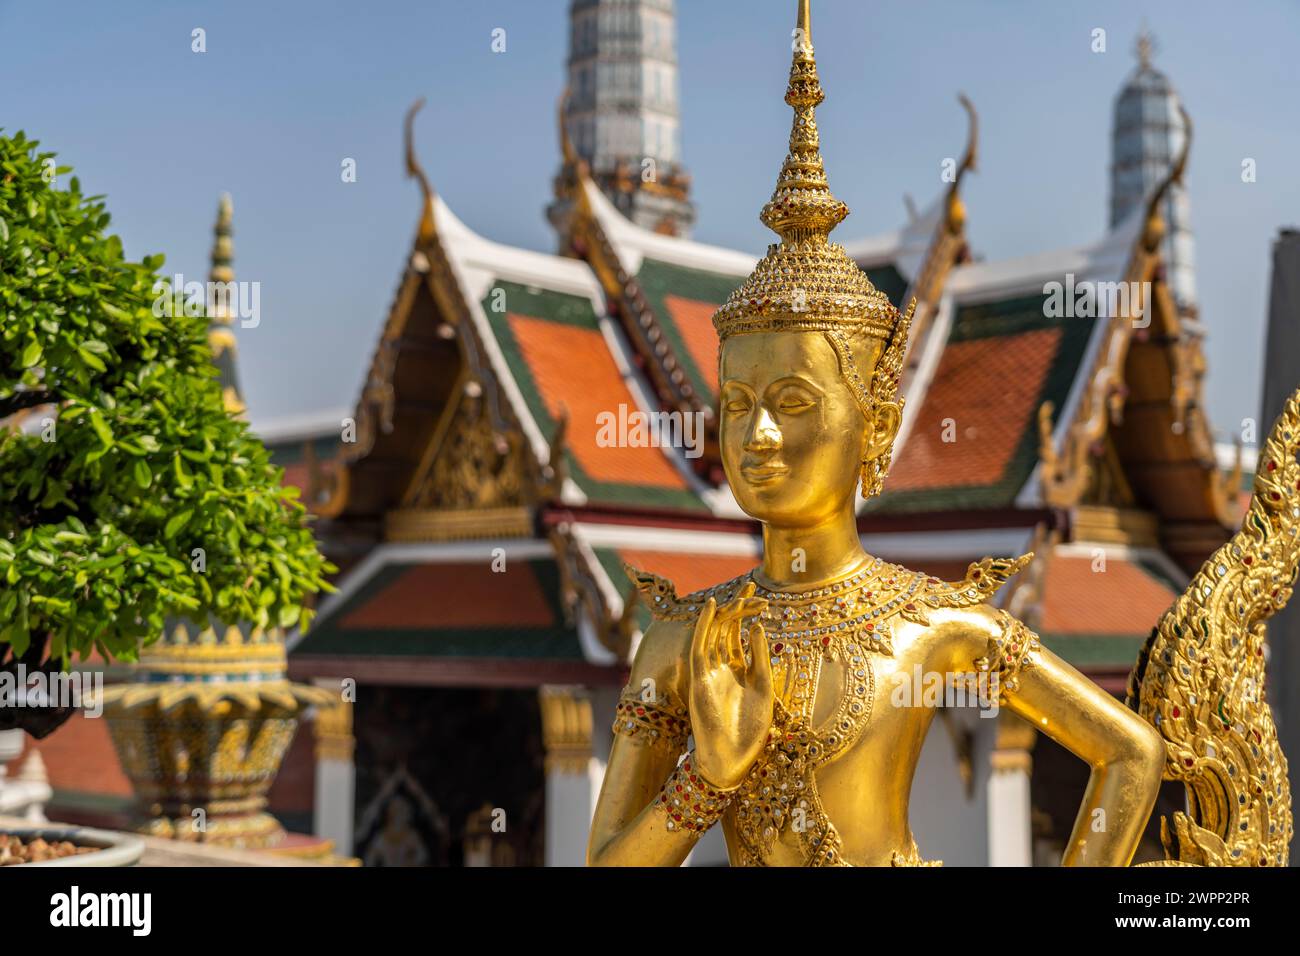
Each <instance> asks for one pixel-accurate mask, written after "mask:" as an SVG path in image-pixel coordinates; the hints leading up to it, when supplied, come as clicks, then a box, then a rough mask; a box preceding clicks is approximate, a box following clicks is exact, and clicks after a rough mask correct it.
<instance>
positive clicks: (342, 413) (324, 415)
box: [249, 408, 355, 444]
mask: <svg viewBox="0 0 1300 956" xmlns="http://www.w3.org/2000/svg"><path fill="white" fill-rule="evenodd" d="M354 413H355V409H352V408H336V409H333V410H332V411H317V410H312V411H309V412H303V413H302V414H300V415H284V416H281V417H279V418H271V419H267V420H266V421H263V422H255V423H253V424H252V425H250V426H249V427H250V428H251V430H252V432H253V434H254V435H256V436H257V437H258V438H260V439H261V440H262V441H263V442H266V443H270V444H276V443H280V442H294V441H309V440H310V439H313V438H323V437H324V436H326V435H342V431H343V422H344V420H345V419H348V418H351V417H352V416H353V414H354Z"/></svg>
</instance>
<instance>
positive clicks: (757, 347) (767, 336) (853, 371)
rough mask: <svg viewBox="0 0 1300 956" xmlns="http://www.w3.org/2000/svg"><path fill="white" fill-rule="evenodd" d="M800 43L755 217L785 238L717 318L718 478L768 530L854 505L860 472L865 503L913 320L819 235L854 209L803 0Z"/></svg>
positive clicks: (893, 431)
mask: <svg viewBox="0 0 1300 956" xmlns="http://www.w3.org/2000/svg"><path fill="white" fill-rule="evenodd" d="M795 37H796V42H795V52H794V62H793V64H792V66H791V68H790V85H789V88H788V90H787V91H786V94H785V101H786V102H787V103H789V104H790V106H792V107H793V108H794V113H795V116H794V126H793V129H792V130H791V133H790V152H789V155H787V156H786V159H785V164H784V165H783V166H782V167H781V175H780V177H779V178H778V180H777V184H776V191H775V192H774V193H773V195H772V199H771V201H770V202H768V204H767V205H766V206H764V207H763V212H762V214H761V218H762V220H763V222H764V223H765V224H766V225H767V226H768V227H769V228H771V229H772V230H773V231H775V232H776V233H777V234H778V235H779V236H780V237H781V241H780V242H779V243H775V244H773V245H771V246H769V247H768V250H767V255H766V256H764V258H763V259H762V260H761V261H760V262H759V263H758V265H757V266H756V267H755V268H754V271H753V273H752V274H751V275H750V276H749V278H748V279H746V280H745V282H744V284H743V285H741V286H740V288H738V289H736V291H735V292H733V293H732V294H731V296H730V298H728V299H727V301H726V303H725V304H724V305H723V306H722V307H721V308H720V309H718V311H717V313H716V314H715V315H714V316H713V325H714V328H716V329H717V332H718V340H719V353H718V360H719V383H720V388H721V391H720V402H719V404H720V407H719V425H720V440H721V447H722V463H723V467H724V469H725V470H726V473H727V481H728V483H729V484H730V485H731V490H732V492H733V493H734V494H735V496H736V500H737V501H738V502H739V504H740V506H741V507H742V508H743V509H744V510H745V511H746V512H747V513H748V514H750V515H753V516H754V517H755V518H758V519H759V520H761V521H767V522H772V523H775V524H812V523H816V522H819V521H821V520H823V519H825V518H828V517H830V516H831V515H832V514H835V513H838V512H841V511H842V510H844V509H846V508H849V507H851V505H852V501H853V496H854V492H855V490H856V489H857V487H858V479H859V476H861V487H862V494H863V497H870V496H871V495H873V494H876V493H877V492H879V491H880V489H881V486H882V484H883V482H884V478H885V474H886V473H887V472H888V470H889V462H890V454H891V450H892V447H893V443H894V436H895V435H897V434H898V426H899V423H900V420H901V415H902V402H901V400H899V399H898V398H897V392H898V382H899V376H900V374H901V370H902V363H903V356H904V354H905V352H906V349H907V331H908V326H909V324H910V322H911V309H909V310H908V312H907V314H906V315H901V314H900V313H899V311H898V310H897V309H896V308H895V307H894V305H893V304H892V303H891V302H890V301H889V298H888V297H887V296H886V295H885V294H884V293H882V292H880V291H879V290H877V289H876V288H875V287H873V286H872V284H871V280H870V279H868V278H867V275H866V273H864V272H863V271H862V270H861V269H860V268H858V266H857V264H856V263H854V262H853V260H852V259H850V258H849V256H848V254H847V253H846V252H845V251H844V247H843V246H840V245H837V244H834V243H831V242H830V241H829V240H828V238H827V237H828V235H829V234H830V231H831V230H832V229H834V228H835V226H836V225H838V224H839V223H840V221H841V220H843V219H844V217H845V216H847V215H848V212H849V210H848V207H847V206H845V205H844V203H842V202H841V201H840V200H838V199H836V198H835V197H834V196H833V195H831V192H830V187H829V186H827V184H826V171H825V169H824V167H823V165H822V158H821V153H820V150H819V143H818V136H817V123H816V119H815V118H814V115H813V114H814V109H815V107H816V106H817V104H818V103H820V102H821V101H822V99H823V98H824V94H823V92H822V88H821V83H820V82H819V80H818V78H817V65H816V62H815V61H814V59H813V52H812V42H811V35H810V32H809V24H808V5H807V2H806V0H803V2H801V3H800V13H799V24H798V28H797V29H796V31H795Z"/></svg>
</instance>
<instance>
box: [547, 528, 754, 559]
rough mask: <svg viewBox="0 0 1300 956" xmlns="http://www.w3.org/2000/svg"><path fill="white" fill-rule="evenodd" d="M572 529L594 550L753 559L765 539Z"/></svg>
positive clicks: (727, 534) (710, 533) (642, 530)
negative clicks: (607, 549)
mask: <svg viewBox="0 0 1300 956" xmlns="http://www.w3.org/2000/svg"><path fill="white" fill-rule="evenodd" d="M571 527H572V529H573V535H574V537H575V538H577V539H579V540H581V541H583V542H585V543H586V544H588V545H590V546H591V547H592V548H635V549H637V550H640V551H667V552H672V553H679V552H680V553H688V554H712V555H734V556H737V557H754V558H757V557H758V556H759V555H761V554H762V553H763V539H762V537H761V536H759V535H756V534H747V533H744V532H732V531H687V530H685V529H681V528H646V527H638V526H629V525H617V524H597V523H589V522H582V523H575V524H573V525H572V526H571Z"/></svg>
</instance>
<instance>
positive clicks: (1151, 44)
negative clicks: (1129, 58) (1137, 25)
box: [1135, 22, 1156, 70]
mask: <svg viewBox="0 0 1300 956" xmlns="http://www.w3.org/2000/svg"><path fill="white" fill-rule="evenodd" d="M1135 50H1136V52H1137V58H1138V69H1139V70H1149V69H1151V58H1152V56H1154V55H1155V52H1156V38H1155V36H1154V35H1153V34H1152V33H1151V30H1150V28H1149V27H1148V26H1147V25H1146V23H1145V22H1144V23H1143V24H1142V30H1141V32H1139V33H1138V38H1137V46H1136V47H1135Z"/></svg>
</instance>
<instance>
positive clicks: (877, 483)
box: [862, 449, 893, 498]
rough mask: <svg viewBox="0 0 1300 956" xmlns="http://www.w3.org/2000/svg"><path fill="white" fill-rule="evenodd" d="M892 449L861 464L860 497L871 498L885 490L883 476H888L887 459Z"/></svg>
mask: <svg viewBox="0 0 1300 956" xmlns="http://www.w3.org/2000/svg"><path fill="white" fill-rule="evenodd" d="M892 456H893V449H890V450H889V451H886V452H885V453H884V454H883V455H878V456H877V457H875V458H871V459H868V460H867V461H864V462H863V463H862V497H863V498H873V497H875V496H876V495H878V494H880V493H881V492H882V491H884V489H885V476H886V475H887V474H889V459H890V458H891V457H892Z"/></svg>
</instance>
